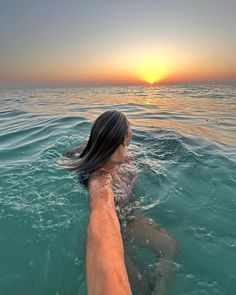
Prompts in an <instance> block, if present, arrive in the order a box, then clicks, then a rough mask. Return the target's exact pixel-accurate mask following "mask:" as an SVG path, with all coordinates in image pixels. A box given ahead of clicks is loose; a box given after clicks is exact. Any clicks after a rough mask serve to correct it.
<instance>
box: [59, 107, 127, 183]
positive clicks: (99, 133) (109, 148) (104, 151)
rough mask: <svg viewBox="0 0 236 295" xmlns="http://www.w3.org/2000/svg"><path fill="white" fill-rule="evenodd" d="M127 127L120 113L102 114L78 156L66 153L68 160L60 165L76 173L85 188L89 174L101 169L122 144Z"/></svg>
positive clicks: (124, 118) (115, 111)
mask: <svg viewBox="0 0 236 295" xmlns="http://www.w3.org/2000/svg"><path fill="white" fill-rule="evenodd" d="M128 126H129V122H128V119H127V118H126V116H125V115H124V114H123V113H122V112H120V111H117V110H112V111H107V112H104V113H103V114H101V115H100V116H99V117H98V118H97V119H96V120H95V122H94V124H93V126H92V129H91V133H90V136H89V140H88V142H87V144H86V146H85V148H84V149H83V151H82V152H81V153H80V155H79V156H78V154H77V157H75V156H74V155H75V153H73V152H67V153H66V155H67V157H68V158H67V159H65V158H64V160H62V165H63V166H64V167H65V168H66V169H68V170H70V171H78V172H79V174H80V178H81V182H82V183H83V184H84V185H85V186H87V184H88V180H89V176H90V175H91V173H93V172H94V171H95V170H97V169H99V168H101V167H102V166H103V165H104V164H105V163H106V161H107V160H108V159H109V158H110V156H111V155H112V153H113V152H114V151H115V150H116V148H117V147H118V146H119V145H120V144H121V143H123V142H124V140H125V137H126V136H127V134H128Z"/></svg>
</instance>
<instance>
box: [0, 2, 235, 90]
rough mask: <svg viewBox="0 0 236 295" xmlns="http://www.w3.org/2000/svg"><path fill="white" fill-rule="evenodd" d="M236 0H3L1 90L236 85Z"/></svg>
mask: <svg viewBox="0 0 236 295" xmlns="http://www.w3.org/2000/svg"><path fill="white" fill-rule="evenodd" d="M235 13H236V1H235V0H221V1H219V0H172V1H170V0H142V1H140V0H119V1H118V0H93V1H92V0H77V1H75V0H66V1H65V0H63V1H62V0H50V1H48V0H40V1H38V0H37V1H35V0H8V1H3V0H0V85H21V84H22V85H100V84H101V85H103V84H105V85H109V84H112V85H113V84H152V83H178V82H193V81H196V82H198V81H236V33H235V29H236V17H235Z"/></svg>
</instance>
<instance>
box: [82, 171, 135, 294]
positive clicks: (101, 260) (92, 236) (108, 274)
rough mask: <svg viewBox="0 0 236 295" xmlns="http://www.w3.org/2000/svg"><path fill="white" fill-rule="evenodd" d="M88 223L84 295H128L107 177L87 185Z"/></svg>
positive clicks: (128, 289) (128, 288) (127, 283)
mask: <svg viewBox="0 0 236 295" xmlns="http://www.w3.org/2000/svg"><path fill="white" fill-rule="evenodd" d="M89 194H90V220H89V225H88V230H87V249H86V268H87V286H88V295H100V294H101V295H110V294H113V295H130V294H132V293H131V289H130V285H129V281H128V275H127V272H126V268H125V262H124V248H123V241H122V237H121V232H120V224H119V220H118V218H117V215H116V212H115V205H114V193H113V190H112V186H111V177H110V176H109V174H105V175H98V176H96V177H95V178H94V179H93V180H92V181H91V182H90V183H89Z"/></svg>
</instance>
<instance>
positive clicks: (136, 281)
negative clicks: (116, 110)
mask: <svg viewBox="0 0 236 295" xmlns="http://www.w3.org/2000/svg"><path fill="white" fill-rule="evenodd" d="M125 265H126V269H127V273H128V277H129V281H130V282H131V286H132V285H134V286H135V287H136V288H137V289H138V290H140V292H141V294H150V292H151V284H150V283H149V281H148V280H147V278H146V277H145V276H143V275H142V274H141V273H140V271H139V269H138V267H137V266H136V265H135V263H134V260H133V258H132V256H131V253H130V252H129V251H127V250H126V249H125Z"/></svg>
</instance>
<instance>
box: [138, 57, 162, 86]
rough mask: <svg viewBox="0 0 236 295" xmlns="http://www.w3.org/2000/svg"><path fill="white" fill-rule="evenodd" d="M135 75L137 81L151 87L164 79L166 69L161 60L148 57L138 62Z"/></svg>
mask: <svg viewBox="0 0 236 295" xmlns="http://www.w3.org/2000/svg"><path fill="white" fill-rule="evenodd" d="M137 74H138V77H139V79H141V80H142V81H145V82H147V83H149V84H150V85H153V84H154V83H158V82H160V81H161V80H163V79H164V78H165V77H166V75H167V69H166V66H165V64H164V62H163V61H162V60H160V59H157V58H152V57H149V58H145V59H143V60H142V61H141V60H140V61H139V64H138V66H137Z"/></svg>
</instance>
